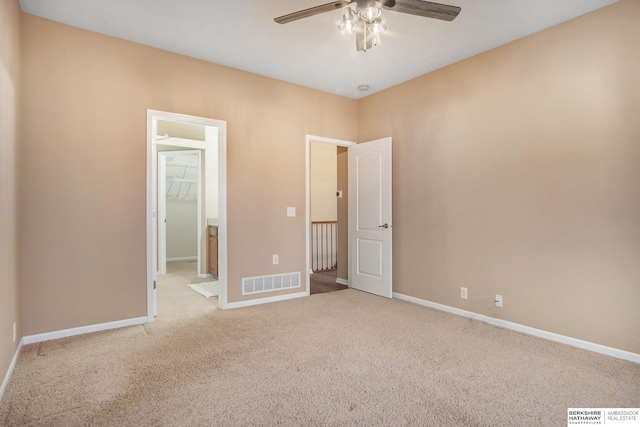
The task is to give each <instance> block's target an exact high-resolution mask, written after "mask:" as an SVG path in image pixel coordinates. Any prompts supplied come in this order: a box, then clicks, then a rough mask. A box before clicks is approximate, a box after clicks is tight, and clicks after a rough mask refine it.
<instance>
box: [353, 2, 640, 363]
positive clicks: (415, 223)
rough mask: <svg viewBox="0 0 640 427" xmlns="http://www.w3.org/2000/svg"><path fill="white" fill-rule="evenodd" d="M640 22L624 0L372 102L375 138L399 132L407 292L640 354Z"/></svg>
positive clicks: (370, 131)
mask: <svg viewBox="0 0 640 427" xmlns="http://www.w3.org/2000/svg"><path fill="white" fill-rule="evenodd" d="M639 21H640V2H638V1H635V0H626V1H621V2H620V3H617V4H615V5H613V6H610V7H607V8H604V9H602V10H600V11H596V12H594V13H592V14H589V15H586V16H584V17H581V18H577V19H575V20H572V21H569V22H567V23H564V24H562V25H559V26H556V27H554V28H551V29H548V30H546V31H543V32H540V33H537V34H534V35H532V36H530V37H527V38H524V39H521V40H519V41H516V42H514V43H511V44H508V45H506V46H503V47H500V48H497V49H495V50H492V51H490V52H487V53H485V54H482V55H479V56H476V57H474V58H471V59H469V60H466V61H463V62H460V63H458V64H455V65H452V66H450V67H447V68H445V69H441V70H439V71H437V72H434V73H431V74H428V75H426V76H423V77H420V78H417V79H415V80H412V81H410V82H408V83H405V84H401V85H399V86H396V87H394V88H391V89H388V90H386V91H384V92H381V93H378V94H374V95H372V96H369V97H367V98H365V99H363V100H361V101H360V103H359V105H358V107H359V110H358V117H359V120H358V129H359V135H358V138H359V141H365V140H371V139H375V138H378V137H384V136H389V135H390V136H392V137H393V143H394V147H393V162H394V163H393V167H394V177H393V178H394V182H393V190H394V206H393V217H394V259H393V261H394V291H395V292H399V293H402V294H406V295H411V296H414V297H418V298H422V299H426V300H429V301H434V302H437V303H441V304H446V305H449V306H453V307H458V308H461V309H464V310H470V311H473V312H476V313H480V314H483V315H487V316H491V317H495V318H501V319H506V320H508V321H512V322H516V323H520V324H523V325H528V326H531V327H534V328H539V329H543V330H547V331H552V332H556V333H559V334H563V335H568V336H571V337H575V338H579V339H583V340H587V341H592V342H595V343H599V344H603V345H607V346H612V347H616V348H619V349H623V350H628V351H631V352H635V353H640V310H638V304H639V301H640V143H639V142H640V119H639V117H640V72H639V71H638V70H640V26H639V25H638V22H639ZM461 286H465V287H467V288H468V290H469V299H468V300H467V301H465V300H462V299H460V287H461ZM494 294H502V295H503V297H504V308H503V309H498V308H495V307H494V303H493V300H494Z"/></svg>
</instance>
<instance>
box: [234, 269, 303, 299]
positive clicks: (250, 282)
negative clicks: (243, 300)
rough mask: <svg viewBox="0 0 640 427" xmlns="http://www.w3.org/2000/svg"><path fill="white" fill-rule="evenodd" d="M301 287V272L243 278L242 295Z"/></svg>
mask: <svg viewBox="0 0 640 427" xmlns="http://www.w3.org/2000/svg"><path fill="white" fill-rule="evenodd" d="M299 287H300V272H297V273H283V274H274V275H272V276H257V277H243V278H242V295H251V294H259V293H262V292H272V291H279V290H282V289H291V288H299Z"/></svg>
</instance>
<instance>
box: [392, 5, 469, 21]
mask: <svg viewBox="0 0 640 427" xmlns="http://www.w3.org/2000/svg"><path fill="white" fill-rule="evenodd" d="M382 7H383V8H385V9H387V10H393V11H394V12H401V13H409V14H411V15H418V16H424V17H427V18H434V19H441V20H443V21H453V20H454V19H455V18H456V16H458V14H459V13H460V11H461V10H462V9H461V8H460V7H458V6H449V5H447V4H440V3H432V2H430V1H424V0H386V1H383V2H382Z"/></svg>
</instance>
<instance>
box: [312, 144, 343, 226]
mask: <svg viewBox="0 0 640 427" xmlns="http://www.w3.org/2000/svg"><path fill="white" fill-rule="evenodd" d="M310 145H311V146H310V150H309V151H310V153H309V163H310V165H309V181H310V185H311V192H310V193H311V197H310V199H311V200H310V205H311V207H310V209H311V221H318V222H319V221H337V215H338V202H337V199H336V189H337V188H338V159H337V155H338V154H337V151H336V146H335V145H333V144H326V143H322V142H312V143H311V144H310Z"/></svg>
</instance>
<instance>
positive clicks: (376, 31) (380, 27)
mask: <svg viewBox="0 0 640 427" xmlns="http://www.w3.org/2000/svg"><path fill="white" fill-rule="evenodd" d="M386 30H387V26H386V25H384V24H383V23H382V20H381V19H380V18H378V19H376V20H375V21H373V22H372V23H371V25H369V32H370V33H371V34H373V35H374V36H379V35H380V34H382V33H384V32H385V31H386Z"/></svg>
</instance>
